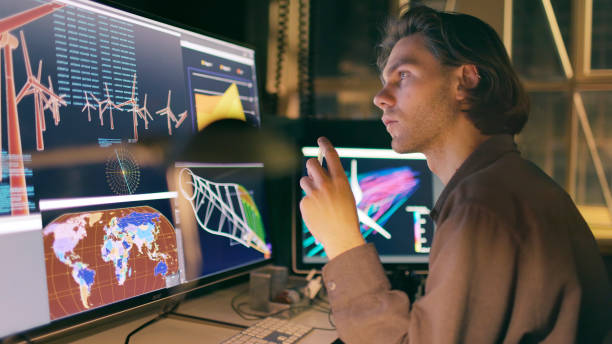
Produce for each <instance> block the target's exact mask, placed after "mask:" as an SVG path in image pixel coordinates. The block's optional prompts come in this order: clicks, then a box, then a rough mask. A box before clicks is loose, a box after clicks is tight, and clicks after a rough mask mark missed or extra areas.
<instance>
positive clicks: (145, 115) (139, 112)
mask: <svg viewBox="0 0 612 344" xmlns="http://www.w3.org/2000/svg"><path fill="white" fill-rule="evenodd" d="M124 106H131V109H129V110H127V111H131V112H132V121H133V123H134V140H135V141H138V117H140V118H142V120H143V121H144V124H145V129H149V119H151V120H153V116H151V114H150V113H149V110H147V94H146V93H145V99H144V105H143V106H142V107H138V102H137V100H136V73H134V82H133V83H132V96H131V97H130V99H128V100H126V101H125V102H123V103H121V104H119V105H117V109H122V108H123V107H124Z"/></svg>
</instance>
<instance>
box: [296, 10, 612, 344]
mask: <svg viewBox="0 0 612 344" xmlns="http://www.w3.org/2000/svg"><path fill="white" fill-rule="evenodd" d="M381 48H382V49H381V53H380V56H379V64H380V67H381V69H382V79H383V88H382V90H381V91H380V92H379V93H378V94H377V95H376V97H375V98H374V103H375V104H376V106H378V107H379V108H381V109H382V110H383V116H382V121H383V123H384V125H385V126H386V129H387V131H388V132H389V134H390V135H391V138H392V147H393V149H394V150H395V151H397V152H399V153H408V152H422V153H424V154H425V156H426V157H427V163H428V165H429V167H430V169H431V170H432V171H433V172H434V173H435V174H436V175H437V176H438V177H439V178H440V179H441V180H442V182H443V183H444V184H445V185H446V186H445V189H444V190H443V192H442V194H441V195H440V197H439V199H438V201H437V203H436V205H435V207H434V209H433V211H432V214H431V216H432V218H433V219H434V221H435V222H436V225H437V229H436V234H435V237H434V240H433V246H432V249H431V254H430V265H429V276H428V280H427V287H426V292H425V295H424V296H423V297H422V298H421V299H419V300H418V301H416V302H414V304H412V305H411V304H410V301H409V299H408V297H407V296H406V295H405V294H403V293H401V292H399V291H393V290H390V287H389V282H388V280H387V278H386V276H385V274H384V271H383V269H382V266H381V264H380V262H379V260H378V256H377V253H376V250H375V248H374V246H372V245H371V244H365V242H364V240H363V238H362V237H361V234H360V231H359V222H358V219H357V214H356V207H355V201H354V198H353V195H352V194H351V189H350V186H349V183H348V181H347V178H346V175H345V172H344V171H343V169H342V166H341V164H340V161H339V159H338V155H337V153H336V151H335V150H334V149H333V147H332V145H331V143H330V142H329V141H328V140H327V139H325V138H321V139H319V146H320V148H321V150H322V151H323V152H324V154H325V158H326V160H327V164H328V171H326V170H324V169H323V168H322V167H321V165H320V164H319V163H318V162H317V160H316V159H310V160H309V161H308V162H307V164H306V166H307V170H308V176H307V177H304V178H302V179H301V180H300V185H301V187H302V188H303V189H304V191H305V192H306V196H305V197H304V199H303V200H302V202H301V203H300V208H301V211H302V215H303V218H304V221H305V222H306V225H307V226H308V228H309V229H310V230H311V232H312V234H313V235H314V236H315V237H316V238H317V239H318V240H319V241H320V242H321V243H322V244H323V245H324V247H325V251H326V253H327V255H328V256H329V258H330V261H329V263H328V264H327V265H326V266H325V267H324V269H323V277H324V280H325V285H326V287H327V291H328V293H329V298H330V303H331V306H332V310H333V314H334V317H335V322H336V325H337V329H338V333H339V335H340V338H341V339H343V340H344V341H345V342H347V343H399V342H402V343H498V342H499V343H535V342H546V343H574V342H581V343H601V342H602V341H603V340H604V337H605V336H606V335H608V336H612V331H611V326H612V316H611V313H610V312H611V311H612V289H611V288H610V282H609V280H608V277H607V276H606V272H605V269H604V266H603V262H602V259H601V257H600V255H599V251H598V248H597V246H596V243H595V240H594V238H593V235H592V234H591V232H590V230H589V228H588V226H587V224H586V223H585V221H584V219H583V218H582V216H581V215H580V213H579V212H578V210H577V209H576V207H575V205H574V203H573V202H572V200H571V199H570V197H569V196H568V195H567V194H566V193H565V192H564V191H563V189H562V188H561V187H559V186H558V185H557V184H555V182H554V181H553V180H552V179H550V178H549V177H548V176H546V175H545V174H544V173H543V172H542V171H541V170H539V169H538V168H537V167H536V166H535V165H533V164H532V163H530V162H528V161H527V160H524V159H523V158H521V156H520V154H519V152H518V151H517V149H516V146H515V144H514V141H513V135H515V134H517V133H519V132H520V130H521V129H522V127H523V125H524V124H525V122H526V120H527V114H528V111H529V105H528V100H527V96H526V94H525V92H524V90H523V88H522V87H521V85H520V83H519V81H518V78H517V76H516V74H515V72H514V71H513V69H512V67H511V64H510V61H509V58H508V56H507V54H506V52H505V49H504V47H503V44H502V43H501V41H500V39H499V37H498V36H497V34H496V33H495V31H494V30H493V29H492V28H491V27H489V26H488V25H487V24H485V23H483V22H482V21H480V20H479V19H476V18H474V17H472V16H468V15H462V14H449V13H442V12H437V11H435V10H432V9H430V8H427V7H417V8H413V9H411V10H410V11H408V12H407V13H406V14H404V15H403V16H402V17H401V18H400V19H399V20H397V21H395V22H392V23H391V24H390V25H389V26H388V28H387V33H386V37H385V39H384V41H383V43H382V44H381ZM609 332H611V333H609ZM608 333H609V334H608ZM610 339H612V338H610Z"/></svg>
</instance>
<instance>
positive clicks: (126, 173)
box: [106, 148, 140, 195]
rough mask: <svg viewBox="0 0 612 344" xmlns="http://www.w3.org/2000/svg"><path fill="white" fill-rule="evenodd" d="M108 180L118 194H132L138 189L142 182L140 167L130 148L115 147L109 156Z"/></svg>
mask: <svg viewBox="0 0 612 344" xmlns="http://www.w3.org/2000/svg"><path fill="white" fill-rule="evenodd" d="M106 181H107V182H108V185H109V186H110V188H111V190H113V192H114V193H115V194H117V195H131V194H133V193H134V192H135V191H136V189H137V188H138V183H139V182H140V167H139V166H138V164H137V163H136V160H135V159H134V157H133V156H132V154H131V153H130V152H129V151H128V150H126V149H123V148H120V149H115V150H114V152H113V154H112V155H111V156H110V157H109V158H108V160H107V161H106Z"/></svg>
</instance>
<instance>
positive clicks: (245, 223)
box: [179, 168, 271, 255]
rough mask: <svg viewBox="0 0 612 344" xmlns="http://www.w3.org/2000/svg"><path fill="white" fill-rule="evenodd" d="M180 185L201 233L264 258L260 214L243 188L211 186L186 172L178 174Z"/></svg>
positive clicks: (211, 183)
mask: <svg viewBox="0 0 612 344" xmlns="http://www.w3.org/2000/svg"><path fill="white" fill-rule="evenodd" d="M179 185H180V187H179V188H180V190H181V194H182V195H183V197H185V198H186V199H187V200H188V201H189V203H190V204H191V207H192V209H193V212H194V214H195V218H196V221H197V222H198V224H199V225H200V227H201V228H202V229H203V230H205V231H206V232H208V233H210V234H213V235H219V236H224V237H227V238H230V239H232V240H234V241H236V242H238V243H240V244H242V245H244V246H245V247H251V248H253V249H255V250H257V251H259V252H261V253H263V254H264V255H269V254H270V253H271V252H270V248H269V247H268V246H267V245H266V243H265V232H264V228H263V222H262V220H261V215H260V214H259V210H258V209H257V206H256V205H255V202H254V201H253V198H252V197H251V195H250V194H249V192H248V191H247V190H246V189H245V188H244V187H243V186H241V185H239V184H235V183H215V182H211V181H209V180H206V179H204V178H202V177H200V176H197V175H196V174H194V173H193V172H192V171H191V170H190V169H189V168H183V169H181V171H180V172H179Z"/></svg>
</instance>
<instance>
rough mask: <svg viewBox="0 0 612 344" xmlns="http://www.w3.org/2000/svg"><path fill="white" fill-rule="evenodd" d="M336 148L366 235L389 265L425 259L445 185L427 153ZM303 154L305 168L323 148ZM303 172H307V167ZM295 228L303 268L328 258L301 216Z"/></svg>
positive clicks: (315, 265) (304, 173) (418, 261)
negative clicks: (437, 202)
mask: <svg viewBox="0 0 612 344" xmlns="http://www.w3.org/2000/svg"><path fill="white" fill-rule="evenodd" d="M336 150H337V152H338V155H339V156H340V162H341V163H342V166H343V167H344V170H345V172H346V175H347V177H348V180H349V184H350V186H351V190H352V191H353V195H354V197H355V202H356V204H357V215H358V218H359V225H360V230H361V234H362V235H363V237H364V238H365V240H366V241H367V242H370V243H374V245H375V246H376V249H377V250H378V253H379V255H380V259H381V262H382V263H383V264H385V265H386V266H392V265H398V266H400V265H401V266H408V265H415V266H417V265H419V264H420V265H424V264H426V263H427V262H428V257H429V250H430V248H431V241H432V238H433V233H434V224H433V221H432V220H431V218H430V217H429V216H428V215H429V212H430V211H431V209H432V207H433V204H434V199H435V197H436V194H437V192H438V190H439V189H440V185H439V181H438V179H437V178H436V177H435V176H434V175H433V174H432V173H431V171H430V170H429V168H428V167H427V161H426V160H425V156H424V155H422V154H420V153H414V154H398V153H395V152H394V151H392V150H391V149H375V148H336ZM302 153H303V155H304V164H303V166H304V167H305V163H306V160H307V159H309V158H312V157H317V156H318V147H303V148H302ZM302 175H306V171H305V168H304V170H303V171H302ZM302 195H303V192H302ZM298 201H299V200H298ZM298 218H300V217H299V216H298ZM296 230H298V234H297V238H296V239H297V242H296V250H297V252H296V257H298V262H297V266H298V268H300V267H301V270H305V269H308V268H313V267H320V266H322V265H323V264H324V263H325V262H327V256H326V254H325V250H324V248H323V246H322V244H321V243H319V242H318V241H317V240H316V239H315V238H314V237H313V236H312V234H311V233H310V231H309V230H308V228H307V227H306V225H305V224H304V222H303V221H301V219H300V221H299V224H298V226H296Z"/></svg>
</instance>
